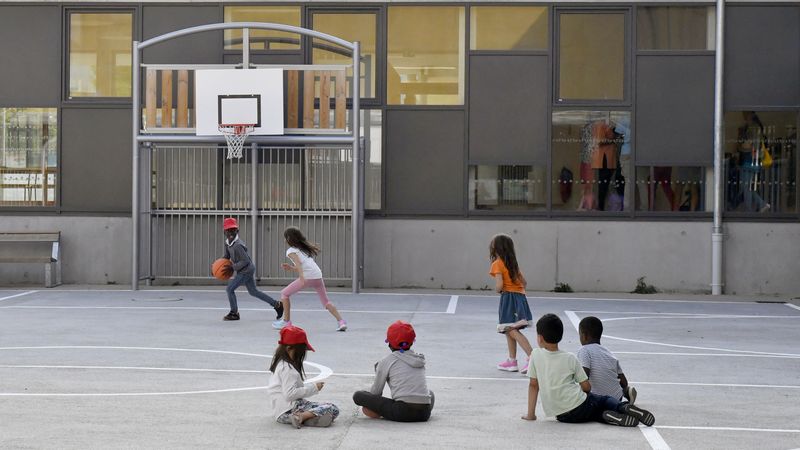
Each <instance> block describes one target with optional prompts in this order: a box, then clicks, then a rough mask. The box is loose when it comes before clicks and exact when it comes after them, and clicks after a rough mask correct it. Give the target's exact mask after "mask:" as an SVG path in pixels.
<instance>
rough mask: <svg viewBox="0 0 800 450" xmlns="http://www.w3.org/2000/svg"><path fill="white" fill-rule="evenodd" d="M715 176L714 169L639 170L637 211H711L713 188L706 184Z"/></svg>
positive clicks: (639, 168)
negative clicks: (707, 179)
mask: <svg viewBox="0 0 800 450" xmlns="http://www.w3.org/2000/svg"><path fill="white" fill-rule="evenodd" d="M713 176H714V170H713V168H711V167H668V166H647V167H637V168H636V186H635V190H634V192H633V194H634V196H635V203H636V210H637V211H710V209H709V206H710V205H711V201H710V200H712V199H713V185H712V184H711V183H708V184H707V183H706V182H705V180H706V177H712V178H709V179H713ZM706 200H709V201H706Z"/></svg>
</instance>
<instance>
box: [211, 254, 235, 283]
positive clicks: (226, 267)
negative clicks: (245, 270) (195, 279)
mask: <svg viewBox="0 0 800 450" xmlns="http://www.w3.org/2000/svg"><path fill="white" fill-rule="evenodd" d="M211 275H214V278H216V279H218V280H222V281H226V280H230V278H231V277H232V276H233V264H232V263H231V260H230V259H225V258H220V259H218V260H216V261H214V263H213V264H211Z"/></svg>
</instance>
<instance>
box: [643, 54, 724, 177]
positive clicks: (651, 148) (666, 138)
mask: <svg viewBox="0 0 800 450" xmlns="http://www.w3.org/2000/svg"><path fill="white" fill-rule="evenodd" d="M636 64H637V66H636V71H637V74H636V75H637V76H636V121H635V123H636V132H635V147H634V149H635V152H636V163H637V164H639V165H648V164H649V165H672V164H681V165H684V164H693V163H696V164H700V165H707V164H711V162H712V160H713V156H714V148H713V147H714V57H713V56H710V55H709V56H639V57H638V59H637V61H636Z"/></svg>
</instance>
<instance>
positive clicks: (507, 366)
mask: <svg viewBox="0 0 800 450" xmlns="http://www.w3.org/2000/svg"><path fill="white" fill-rule="evenodd" d="M497 369H498V370H503V371H506V372H516V371H517V370H519V369H518V368H517V360H516V359H507V360H505V361H503V362H501V363H500V364H498V365H497Z"/></svg>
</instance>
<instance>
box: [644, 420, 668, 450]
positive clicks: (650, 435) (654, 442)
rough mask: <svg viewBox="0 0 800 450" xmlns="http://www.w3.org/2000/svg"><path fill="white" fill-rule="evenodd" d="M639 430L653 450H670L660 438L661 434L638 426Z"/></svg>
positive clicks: (652, 429) (653, 429) (649, 428)
mask: <svg viewBox="0 0 800 450" xmlns="http://www.w3.org/2000/svg"><path fill="white" fill-rule="evenodd" d="M639 430H640V431H641V432H642V434H643V435H644V438H645V439H647V442H648V443H649V444H650V447H653V450H671V449H670V446H669V445H668V444H667V441H665V440H664V438H663V437H661V433H659V432H658V430H656V429H655V428H652V427H644V426H640V427H639Z"/></svg>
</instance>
